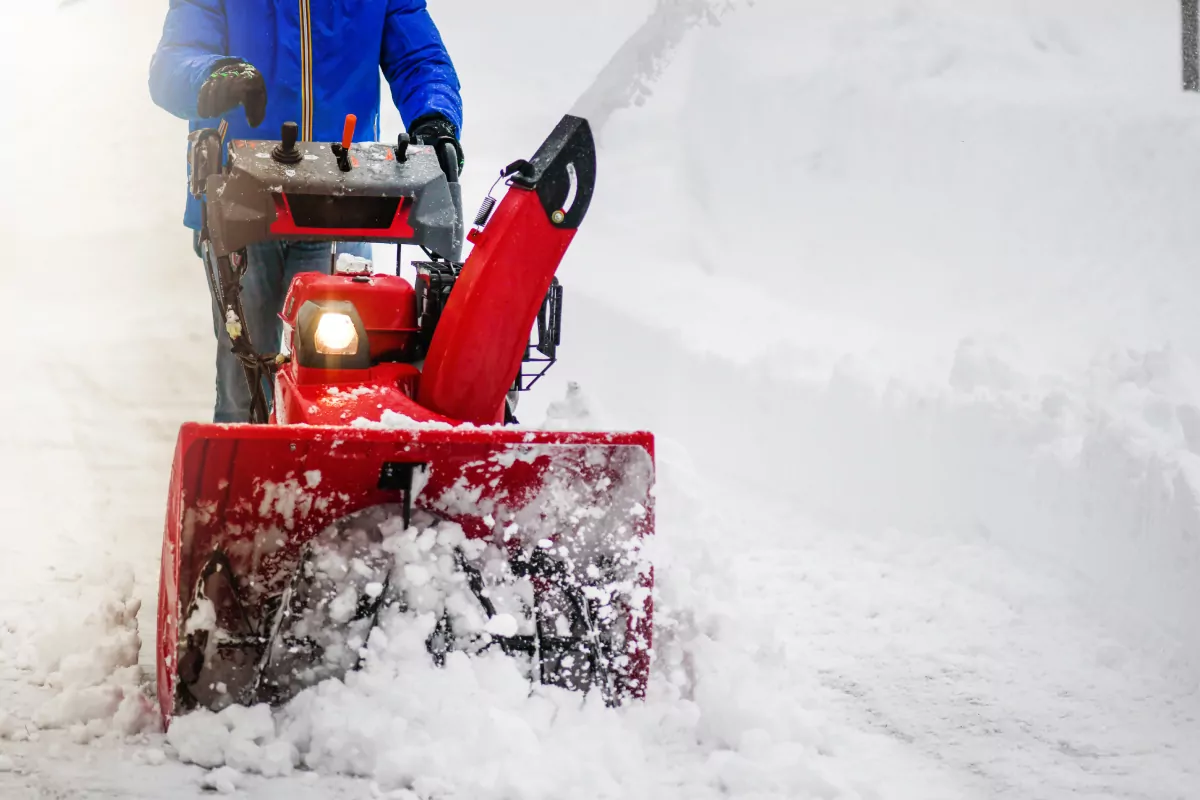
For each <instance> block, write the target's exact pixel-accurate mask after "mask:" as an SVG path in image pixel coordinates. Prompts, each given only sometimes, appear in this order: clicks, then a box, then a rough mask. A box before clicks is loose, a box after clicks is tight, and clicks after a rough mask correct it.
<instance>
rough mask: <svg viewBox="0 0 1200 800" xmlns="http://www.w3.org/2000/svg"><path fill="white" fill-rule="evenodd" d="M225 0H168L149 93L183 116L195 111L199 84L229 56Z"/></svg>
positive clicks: (185, 116)
mask: <svg viewBox="0 0 1200 800" xmlns="http://www.w3.org/2000/svg"><path fill="white" fill-rule="evenodd" d="M227 49H228V36H227V27H226V24H225V0H171V6H170V8H169V9H168V10H167V19H166V22H164V23H163V34H162V39H161V40H160V41H159V43H158V49H157V50H155V51H154V57H153V58H152V59H151V60H150V97H151V98H152V99H153V100H154V102H155V103H157V104H158V105H159V106H161V107H162V108H163V109H165V110H166V111H169V112H170V113H172V114H174V115H175V116H177V117H182V118H183V119H194V118H195V117H196V115H197V113H198V112H197V111H196V101H197V100H198V99H199V97H200V87H201V86H203V85H204V82H205V81H206V80H207V79H208V76H209V75H211V74H212V71H213V69H214V68H215V67H216V65H217V64H219V63H221V62H223V61H230V60H234V59H230V58H229V53H228V52H227Z"/></svg>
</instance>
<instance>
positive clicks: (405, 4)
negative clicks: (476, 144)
mask: <svg viewBox="0 0 1200 800" xmlns="http://www.w3.org/2000/svg"><path fill="white" fill-rule="evenodd" d="M379 63H380V66H382V67H383V75H384V77H385V78H387V82H388V85H389V86H391V89H392V100H393V101H394V102H395V103H396V108H398V109H399V110H400V116H401V117H402V118H403V119H404V124H405V125H412V123H413V121H414V120H416V119H417V118H418V117H422V116H424V115H426V114H429V113H434V112H436V113H440V114H442V115H443V116H445V117H446V118H447V119H448V120H450V121H451V122H452V123H454V128H455V130H457V131H458V133H459V135H460V136H461V135H462V124H463V111H462V97H461V95H460V94H459V90H460V88H461V87H460V86H459V82H458V73H457V72H455V70H454V64H453V63H452V62H451V61H450V54H449V53H447V52H446V46H445V44H443V42H442V36H441V34H440V33H439V32H438V29H437V26H436V25H434V24H433V19H432V18H431V17H430V16H429V10H428V9H427V8H426V6H425V0H388V10H387V19H386V20H385V21H384V27H383V51H382V53H381V55H380V62H379Z"/></svg>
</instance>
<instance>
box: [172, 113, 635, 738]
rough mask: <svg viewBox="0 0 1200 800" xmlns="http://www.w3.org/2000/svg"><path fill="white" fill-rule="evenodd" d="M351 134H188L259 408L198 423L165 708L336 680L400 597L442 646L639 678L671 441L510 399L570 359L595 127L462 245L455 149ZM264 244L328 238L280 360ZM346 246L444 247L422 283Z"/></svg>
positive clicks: (189, 439) (623, 689) (580, 126)
mask: <svg viewBox="0 0 1200 800" xmlns="http://www.w3.org/2000/svg"><path fill="white" fill-rule="evenodd" d="M353 126H354V118H353V117H348V118H347V130H346V135H345V137H344V140H343V141H342V142H337V143H332V144H322V143H311V142H297V129H296V126H295V125H294V124H292V123H289V124H287V125H285V126H284V127H283V132H282V138H281V141H233V142H229V143H227V144H226V143H223V142H222V141H221V138H220V136H219V134H217V132H215V131H198V132H196V133H194V134H192V137H191V140H190V142H191V153H190V160H191V167H192V192H193V194H194V195H195V196H197V197H200V198H203V199H204V228H203V231H202V240H203V241H204V243H205V247H206V248H207V252H208V253H209V257H210V259H211V260H212V261H213V262H214V263H215V264H216V266H217V270H216V271H217V273H218V276H217V277H218V282H219V289H220V297H221V300H222V311H223V313H224V315H225V319H226V322H227V325H228V328H229V331H230V334H231V339H232V341H233V342H234V351H235V352H236V353H237V355H238V357H239V360H240V361H241V363H242V365H243V367H244V369H245V372H246V378H247V381H248V382H249V385H250V387H251V391H252V395H253V399H254V402H253V412H252V422H251V424H247V425H211V424H187V425H184V426H183V428H182V429H181V431H180V434H179V439H178V443H177V446H176V451H175V460H174V465H173V468H172V474H171V488H170V496H169V501H168V508H167V519H166V531H165V536H164V542H163V556H162V574H161V585H160V591H159V609H158V612H159V613H158V642H157V658H158V697H159V702H160V705H161V708H162V713H163V717H164V722H167V723H169V721H170V718H171V717H172V716H173V715H177V714H180V713H185V712H186V711H188V710H190V709H194V708H210V709H214V710H217V709H220V708H222V707H225V706H228V705H231V704H252V703H259V702H267V703H281V702H285V701H286V700H287V699H289V698H290V697H292V696H294V695H295V694H296V693H297V692H299V691H301V690H303V689H304V688H305V687H307V686H310V685H312V684H314V683H316V682H318V681H320V680H322V679H324V678H328V677H341V676H343V675H345V674H346V673H347V672H348V671H350V670H353V669H355V668H356V666H359V665H360V663H361V659H362V658H363V657H364V654H365V652H366V651H365V649H364V647H365V643H366V642H367V639H368V637H369V636H370V633H371V630H372V628H373V627H374V626H375V624H376V622H377V621H378V619H379V617H380V615H381V614H382V613H385V612H399V613H414V614H425V615H427V620H428V622H429V627H430V633H429V638H428V640H427V648H428V650H429V653H430V658H431V661H433V662H434V663H437V662H439V661H440V660H441V659H443V658H445V656H446V655H447V654H448V653H449V652H451V651H454V650H458V651H466V652H468V653H472V652H479V651H482V650H486V649H490V648H496V649H500V650H502V651H503V652H505V653H507V654H509V655H511V656H512V657H514V658H515V659H518V660H519V662H520V663H521V664H522V665H524V666H527V668H528V671H529V675H530V678H531V680H533V681H541V682H543V683H547V684H552V685H557V686H562V687H566V688H569V689H577V690H584V691H597V692H602V693H603V696H604V697H605V699H606V700H608V701H609V702H610V703H619V702H622V701H623V700H625V699H628V698H634V697H640V696H642V695H643V693H644V691H645V687H646V682H647V679H648V671H649V660H650V655H649V654H650V641H651V630H652V621H651V613H652V605H651V598H650V588H651V580H652V572H651V570H650V568H649V565H648V564H646V563H644V559H643V557H642V556H641V554H640V542H641V541H642V540H643V539H644V538H645V537H646V536H648V535H650V534H651V533H652V531H653V525H654V522H653V519H654V517H653V499H652V487H653V482H654V441H653V437H652V436H651V435H650V434H648V433H644V432H633V433H597V432H545V431H534V430H528V429H522V428H519V427H516V426H514V425H513V424H511V423H514V422H515V419H514V418H513V416H512V411H511V407H510V405H509V403H508V400H507V398H508V395H509V393H510V391H512V390H514V389H516V390H521V389H526V388H528V387H529V385H530V379H531V378H536V376H537V374H536V373H534V372H532V371H530V372H527V371H526V369H527V366H528V367H530V368H531V369H541V370H544V368H545V367H546V366H548V365H549V364H552V363H553V362H554V360H555V358H556V348H557V345H558V342H559V326H560V320H561V317H560V313H561V304H562V290H561V288H560V287H559V285H558V282H557V280H556V279H555V277H554V276H555V272H556V271H557V269H558V266H559V263H560V262H561V260H562V258H563V256H564V254H565V252H566V250H567V248H568V246H569V245H570V243H571V241H572V239H573V238H574V236H575V233H576V231H577V229H578V227H579V225H580V223H581V222H582V221H583V218H584V216H585V215H586V213H587V210H588V205H589V203H590V201H591V197H592V193H593V190H594V188H595V174H596V155H595V146H594V143H593V139H592V135H591V130H590V128H589V126H588V124H587V122H586V121H585V120H582V119H579V118H575V117H570V116H568V117H565V118H564V119H563V120H562V122H561V123H560V124H559V125H558V127H557V128H556V129H555V130H554V132H553V133H552V134H551V136H550V137H549V138H548V139H547V140H546V142H545V143H544V144H543V145H542V147H541V148H540V149H539V150H538V151H537V153H536V155H534V157H533V158H532V159H531V160H528V161H526V160H520V161H516V162H514V163H513V164H512V165H510V166H509V167H507V168H506V169H505V170H504V171H503V172H502V173H501V178H503V179H505V182H506V184H507V187H508V190H507V192H506V193H505V194H504V196H503V198H502V199H501V200H500V202H499V203H498V204H497V203H496V202H495V200H493V199H491V198H490V197H489V199H488V201H486V202H485V203H484V207H483V209H482V210H481V212H480V215H479V217H478V218H477V219H476V221H475V226H474V227H473V229H472V230H471V231H470V234H469V238H470V240H471V242H472V243H473V244H474V247H473V249H472V251H471V253H470V256H469V257H468V258H467V260H466V262H465V263H460V262H459V261H458V259H459V258H460V253H461V249H462V244H463V231H464V227H465V226H464V224H463V217H462V201H461V188H460V185H459V183H458V165H457V161H456V159H455V158H454V156H453V149H452V147H450V146H448V145H447V144H446V143H442V144H439V146H437V147H429V146H416V145H412V144H411V143H410V141H409V139H408V137H407V136H405V135H401V137H400V138H399V141H398V143H397V144H396V145H389V144H379V143H369V144H355V143H352V138H353ZM222 150H224V151H225V152H224V155H225V158H222V155H223V153H222ZM272 239H287V240H309V241H314V240H315V241H329V242H330V243H331V261H330V263H331V268H330V271H329V273H328V274H325V273H319V274H318V273H309V274H303V275H300V276H298V277H297V278H296V280H295V281H294V282H293V284H292V286H291V287H290V291H289V293H288V296H287V299H286V301H285V304H284V309H283V318H284V321H285V322H286V323H287V326H286V328H285V331H286V332H285V339H286V340H287V341H286V344H287V345H288V346H287V347H285V348H284V352H285V354H282V355H277V354H274V353H270V352H268V353H262V352H259V351H258V350H257V349H256V343H254V342H252V341H250V336H249V331H246V330H244V329H242V326H241V324H240V320H241V319H242V313H241V303H240V299H239V288H240V279H241V271H242V270H243V269H244V264H245V263H246V260H245V248H246V247H247V246H248V245H250V244H252V243H254V242H258V241H264V240H272ZM336 241H365V242H381V243H394V244H397V245H401V246H406V245H418V246H420V247H421V248H422V249H423V250H424V251H425V253H426V255H427V260H424V261H420V262H414V263H415V266H416V268H417V279H416V283H415V285H414V284H413V283H410V282H409V281H407V280H405V279H403V278H401V277H399V276H397V275H384V274H374V273H373V271H371V270H362V271H360V272H358V273H356V274H345V273H344V272H342V271H339V270H337V269H336V268H335V266H334V261H333V257H332V243H333V242H336ZM398 261H399V259H398ZM531 332H533V333H535V334H536V336H534V335H531ZM257 344H258V345H260V346H261V345H264V344H269V343H257ZM271 380H273V384H274V395H273V396H274V404H273V407H272V406H271V404H270V402H269V393H268V392H267V390H266V387H267V386H268V385H270V384H269V381H271ZM431 576H440V577H438V578H437V579H436V580H435V579H433V577H431Z"/></svg>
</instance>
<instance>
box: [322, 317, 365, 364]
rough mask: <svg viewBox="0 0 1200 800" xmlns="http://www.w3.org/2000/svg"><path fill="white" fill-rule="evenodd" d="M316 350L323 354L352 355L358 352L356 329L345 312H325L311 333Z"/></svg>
mask: <svg viewBox="0 0 1200 800" xmlns="http://www.w3.org/2000/svg"><path fill="white" fill-rule="evenodd" d="M313 344H315V345H316V347H317V352H318V353H320V354H321V355H325V356H352V355H354V354H355V353H357V352H358V331H357V330H356V329H355V327H354V320H352V319H351V318H350V317H349V315H347V314H336V313H332V312H327V313H325V314H322V315H321V319H320V320H319V321H318V322H317V331H316V333H315V334H313Z"/></svg>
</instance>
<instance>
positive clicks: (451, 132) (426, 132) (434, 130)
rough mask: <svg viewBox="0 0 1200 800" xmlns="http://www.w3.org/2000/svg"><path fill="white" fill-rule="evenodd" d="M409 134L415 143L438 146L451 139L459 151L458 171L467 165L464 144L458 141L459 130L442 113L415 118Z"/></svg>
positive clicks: (439, 155) (455, 148)
mask: <svg viewBox="0 0 1200 800" xmlns="http://www.w3.org/2000/svg"><path fill="white" fill-rule="evenodd" d="M408 135H409V136H411V137H412V141H413V144H430V145H434V146H435V147H436V146H437V144H438V142H442V141H447V140H448V141H450V142H451V143H452V144H453V145H454V150H455V152H457V153H458V171H459V172H462V168H463V167H464V166H466V163H467V161H466V158H465V156H464V155H463V149H462V144H461V143H460V142H459V141H458V130H457V129H456V128H455V127H454V123H453V122H451V121H450V120H448V119H446V118H445V117H443V116H442V115H441V114H437V113H434V114H426V115H425V116H423V117H418V118H417V119H415V120H413V124H412V125H411V126H409V129H408ZM441 157H442V155H441V153H438V158H439V159H440V158H441Z"/></svg>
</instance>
